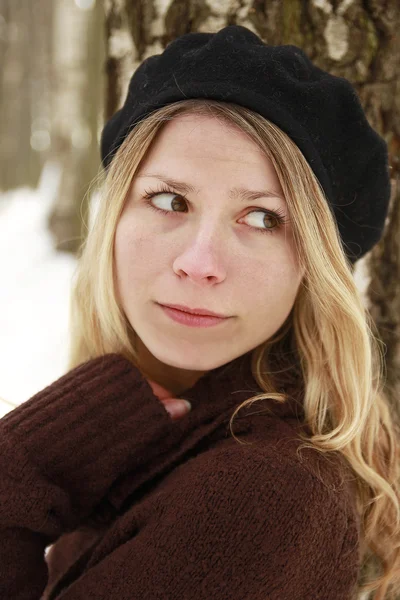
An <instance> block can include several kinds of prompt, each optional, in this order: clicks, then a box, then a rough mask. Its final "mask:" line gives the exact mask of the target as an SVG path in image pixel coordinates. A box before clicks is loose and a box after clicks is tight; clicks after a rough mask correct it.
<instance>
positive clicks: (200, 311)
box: [157, 303, 230, 319]
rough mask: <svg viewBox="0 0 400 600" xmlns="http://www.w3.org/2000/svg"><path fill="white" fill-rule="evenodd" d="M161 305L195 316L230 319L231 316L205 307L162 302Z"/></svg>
mask: <svg viewBox="0 0 400 600" xmlns="http://www.w3.org/2000/svg"><path fill="white" fill-rule="evenodd" d="M157 304H160V303H157ZM160 306H165V307H166V308H173V309H174V310H179V311H180V312H183V313H186V314H189V315H194V316H200V317H215V318H218V319H229V318H230V317H227V316H225V315H222V314H220V313H216V312H213V311H211V310H208V309H205V308H189V307H188V306H184V305H182V304H160Z"/></svg>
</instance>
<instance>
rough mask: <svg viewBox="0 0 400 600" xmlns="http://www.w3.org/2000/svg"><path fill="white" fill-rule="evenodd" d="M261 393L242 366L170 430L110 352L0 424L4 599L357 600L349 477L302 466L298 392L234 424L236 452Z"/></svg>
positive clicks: (213, 385)
mask: <svg viewBox="0 0 400 600" xmlns="http://www.w3.org/2000/svg"><path fill="white" fill-rule="evenodd" d="M260 392H261V390H260V388H259V387H258V385H257V383H256V381H255V380H254V378H253V376H252V374H251V363H250V353H249V354H247V355H243V356H242V357H240V358H239V359H236V360H234V361H232V362H230V363H228V364H227V365H224V366H222V367H219V368H216V369H213V370H212V371H209V372H208V373H207V374H206V375H204V376H203V377H201V378H200V379H199V380H198V382H197V383H196V384H195V385H194V386H193V387H192V388H191V389H189V390H187V391H186V392H185V393H184V394H182V395H181V396H180V397H182V398H186V399H188V400H190V402H191V404H192V410H191V412H189V413H188V414H187V415H185V416H184V417H183V418H181V419H179V420H176V421H173V420H172V418H171V416H170V415H169V413H168V412H167V411H166V409H165V407H164V405H163V404H162V403H161V401H160V400H159V399H158V398H157V397H156V396H155V395H154V394H153V391H152V388H151V387H150V385H149V383H148V381H147V380H146V379H145V378H144V377H143V376H142V374H141V372H140V371H139V370H138V369H137V368H136V367H135V366H134V365H133V364H132V363H131V362H130V361H129V360H127V359H126V358H124V357H123V356H121V355H118V354H107V355H105V356H102V357H98V358H95V359H92V360H90V361H88V362H86V363H84V364H82V365H80V366H78V367H76V368H75V369H73V370H71V371H70V372H68V373H67V374H65V375H63V376H62V377H61V378H60V379H58V380H57V381H55V382H54V383H52V384H51V385H50V386H48V387H46V388H45V389H44V390H42V391H40V392H39V393H37V394H35V395H34V396H33V397H32V398H31V399H30V400H28V401H26V402H24V403H23V404H21V405H20V406H18V407H17V408H16V409H14V410H13V411H11V412H9V413H8V414H7V415H5V416H4V417H3V418H2V419H1V420H0V539H1V544H0V598H2V599H3V598H4V599H7V600H8V599H11V598H12V599H15V600H40V599H41V600H89V599H96V600H143V599H149V600H150V599H151V600H166V599H167V598H168V599H169V600H194V599H196V600H210V598H218V600H244V599H246V600H261V599H262V600H266V599H267V598H268V600H309V599H310V598H312V599H313V600H339V599H340V600H352V599H353V598H354V597H355V596H354V595H355V590H356V584H357V578H358V572H359V568H360V556H359V534H360V521H359V518H358V515H357V511H356V502H355V493H354V487H353V483H352V481H351V480H352V477H351V473H350V469H349V468H348V467H347V465H346V464H345V462H344V459H343V458H342V457H341V456H340V455H336V454H334V455H330V456H329V458H327V457H325V456H322V455H321V454H319V453H317V452H315V451H313V450H305V451H302V453H301V454H300V455H298V454H297V453H296V449H297V448H298V446H299V444H300V440H299V437H298V433H299V431H300V430H302V431H305V430H307V426H306V425H304V424H303V423H302V417H303V416H304V412H303V407H302V402H301V401H300V400H299V398H298V397H296V396H295V395H292V396H291V395H290V394H289V398H288V401H287V402H286V403H285V404H282V405H280V404H277V403H276V402H274V401H272V400H263V401H261V402H258V403H255V404H253V405H252V406H251V407H247V408H245V409H243V410H241V411H239V413H238V415H237V417H236V419H235V421H234V424H233V430H234V433H235V435H236V436H237V437H238V438H239V440H240V441H241V442H244V443H242V444H240V443H238V442H237V441H236V440H234V438H233V437H232V436H231V434H230V431H229V418H230V416H231V414H232V412H233V409H234V408H235V407H236V406H238V405H239V404H240V403H241V402H243V400H245V399H247V398H250V397H251V396H253V395H255V394H257V393H260ZM266 409H269V410H266ZM353 479H354V478H353ZM46 549H47V554H46V553H45V551H46Z"/></svg>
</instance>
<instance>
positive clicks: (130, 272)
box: [114, 218, 165, 283]
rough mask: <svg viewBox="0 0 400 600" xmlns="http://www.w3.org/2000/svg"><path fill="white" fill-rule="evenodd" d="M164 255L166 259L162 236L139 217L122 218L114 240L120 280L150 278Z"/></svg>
mask: <svg viewBox="0 0 400 600" xmlns="http://www.w3.org/2000/svg"><path fill="white" fill-rule="evenodd" d="M158 245H160V248H159V247H158ZM163 256H164V260H165V248H164V251H163V247H162V242H161V238H159V237H157V236H156V235H154V234H153V233H152V232H149V230H148V228H146V229H145V228H144V227H143V226H142V225H141V223H140V221H139V220H138V219H135V221H134V222H133V220H132V219H124V218H122V219H121V221H120V222H119V224H118V226H117V229H116V232H115V242H114V257H115V270H116V275H117V278H118V280H119V281H120V282H122V283H124V282H126V281H127V280H129V281H130V282H132V281H133V280H136V281H137V280H140V279H145V278H148V277H149V275H150V273H151V272H153V271H154V270H155V269H156V268H157V265H158V264H160V261H161V260H162V257H163Z"/></svg>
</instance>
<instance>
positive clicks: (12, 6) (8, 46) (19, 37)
mask: <svg viewBox="0 0 400 600" xmlns="http://www.w3.org/2000/svg"><path fill="white" fill-rule="evenodd" d="M36 4H37V5H38V6H36V7H35V9H34V8H33V7H32V6H31V4H30V3H29V2H26V1H25V0H1V3H0V190H2V191H7V190H11V189H14V188H16V187H20V186H29V187H36V185H37V183H38V180H39V175H40V171H41V167H42V157H41V156H40V155H39V154H38V153H37V152H35V148H34V143H35V140H34V139H33V138H32V130H31V124H32V118H33V111H35V109H36V103H35V97H36V89H37V88H35V85H37V81H35V79H37V78H38V77H40V70H41V66H42V64H43V63H40V59H41V58H42V48H43V46H44V45H45V41H43V40H46V28H45V27H42V25H43V22H45V21H46V19H47V17H48V14H49V0H38V2H37V3H36ZM38 28H40V35H38V31H37V30H38ZM38 58H39V60H38ZM32 142H33V144H32Z"/></svg>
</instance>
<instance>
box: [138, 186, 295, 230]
mask: <svg viewBox="0 0 400 600" xmlns="http://www.w3.org/2000/svg"><path fill="white" fill-rule="evenodd" d="M158 194H173V195H174V196H178V197H179V198H182V200H185V202H186V201H187V198H186V196H183V195H182V194H178V193H177V192H174V191H173V190H172V189H169V188H168V187H167V186H161V187H160V189H159V190H157V191H153V190H145V193H144V199H145V200H146V204H147V206H149V207H150V208H151V209H152V210H154V211H156V212H158V213H160V212H161V213H163V214H165V215H168V216H171V215H174V214H177V211H171V210H164V209H163V208H158V207H157V206H154V205H153V204H151V200H152V198H154V196H157V195H158ZM252 212H263V213H265V214H267V215H269V216H271V217H273V218H275V219H276V221H277V223H278V224H277V226H276V227H274V228H273V229H262V228H259V227H252V226H251V225H249V227H251V229H254V230H255V231H256V232H257V233H261V234H263V235H264V234H265V233H267V234H273V233H276V232H277V231H279V230H280V229H281V228H282V227H283V225H284V224H285V223H288V220H286V219H285V215H284V213H282V212H280V211H274V210H265V209H264V208H259V209H257V210H254V211H253V210H251V211H250V212H249V213H247V214H250V213H252Z"/></svg>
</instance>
